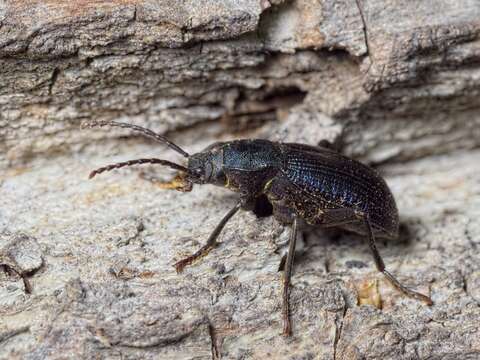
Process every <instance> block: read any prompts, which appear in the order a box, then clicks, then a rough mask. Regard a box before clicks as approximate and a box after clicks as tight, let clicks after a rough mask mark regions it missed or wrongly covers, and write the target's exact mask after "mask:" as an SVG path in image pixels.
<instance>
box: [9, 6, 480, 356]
mask: <svg viewBox="0 0 480 360" xmlns="http://www.w3.org/2000/svg"><path fill="white" fill-rule="evenodd" d="M479 65H480V4H479V3H478V1H476V0H457V1H452V0H435V1H434V0H421V1H416V2H411V1H403V0H389V1H384V0H382V1H380V0H378V1H377V0H368V1H367V0H323V1H303V0H295V1H266V0H258V1H253V0H242V1H227V0H225V1H213V0H212V1H210V0H204V1H183V2H180V3H179V2H178V1H169V0H162V1H87V0H83V1H76V2H69V1H58V0H52V1H29V2H24V1H9V2H3V3H0V110H1V111H0V169H2V172H1V173H0V199H1V202H0V234H1V235H0V265H1V266H0V358H2V359H3V358H5V359H11V358H31V359H43V358H53V359H55V358H65V357H70V358H95V357H97V358H131V359H137V358H152V359H158V358H166V359H169V358H185V359H194V358H195V359H203V358H205V359H210V358H218V357H222V358H225V359H250V358H253V359H258V358H266V357H276V358H292V359H293V358H295V359H303V358H304V359H310V358H318V359H332V358H333V359H364V358H367V359H416V358H420V359H427V358H428V359H457V358H462V359H478V358H480V340H479V339H480V336H479V329H478V324H479V323H480V253H479V250H478V249H479V246H480V223H479V221H478V218H479V215H480V160H479V159H480V152H479V150H478V149H476V148H478V147H479V145H480V115H479V114H480V112H479V108H480V102H479V99H480V96H479V95H480V66H479ZM85 119H115V120H121V121H128V122H133V123H136V124H139V125H148V126H149V127H151V128H153V129H155V130H157V131H160V132H170V136H171V137H172V138H174V139H175V140H176V141H178V142H179V144H180V145H182V146H184V147H185V148H187V149H188V150H189V151H191V152H193V151H198V150H200V149H202V148H203V147H204V146H206V145H207V144H209V143H210V142H212V141H215V140H219V139H229V138H233V137H246V136H261V137H268V138H272V139H276V140H285V141H301V142H305V143H310V144H315V143H318V142H319V141H320V140H321V139H324V138H328V139H330V140H337V141H338V142H339V143H342V144H343V145H344V150H345V151H346V152H347V153H348V154H351V155H353V156H355V157H357V158H360V159H363V160H365V161H368V162H370V163H372V164H376V165H380V164H382V165H384V166H383V167H382V168H381V171H382V172H383V173H384V174H385V175H386V178H387V181H388V183H389V185H390V186H391V187H392V190H393V192H394V195H395V196H396V198H397V201H398V206H399V210H400V214H401V221H402V223H403V224H404V225H405V228H406V230H405V231H404V232H403V234H402V236H401V238H400V239H399V241H397V242H390V243H388V244H381V246H380V250H381V252H382V254H383V255H384V258H385V261H386V263H387V267H388V268H389V269H390V270H391V271H392V272H394V273H395V274H397V275H398V277H399V278H400V279H401V280H402V281H404V282H405V283H407V284H409V285H410V286H412V287H414V288H416V289H418V290H420V291H423V292H426V293H429V294H430V295H431V296H432V298H433V300H434V302H435V305H434V306H433V307H431V308H429V307H426V306H424V305H423V304H420V303H417V302H415V301H412V300H409V299H405V298H404V297H402V296H401V295H399V294H398V292H396V291H395V290H394V289H392V288H391V287H390V286H389V285H388V284H387V283H386V282H385V281H384V280H383V279H382V277H381V276H380V275H378V274H377V273H376V271H375V269H374V267H373V261H372V259H371V256H370V254H369V252H368V248H367V246H366V245H365V244H364V243H363V242H362V241H361V239H359V238H357V237H355V236H353V235H350V234H334V233H333V234H331V233H324V232H322V231H320V230H318V231H314V232H309V233H306V234H305V238H304V240H303V241H301V242H300V243H301V244H300V245H302V246H300V249H299V251H298V257H297V260H296V264H297V265H296V267H295V274H294V277H293V290H292V304H293V323H294V329H293V330H294V337H293V338H291V339H284V338H283V337H281V336H280V332H281V314H280V307H281V298H280V293H281V273H279V272H278V271H277V268H278V263H279V261H280V258H281V256H282V253H283V252H284V250H285V243H286V241H287V239H288V229H285V228H283V227H282V226H281V225H279V224H278V223H276V222H275V221H274V220H273V219H272V218H265V219H257V218H255V216H254V215H252V214H249V213H240V214H239V215H237V216H236V217H234V218H233V219H232V221H231V223H230V224H229V225H228V226H227V228H226V231H225V232H224V233H223V234H222V236H221V241H222V246H220V247H219V248H218V249H216V250H215V251H214V252H213V253H212V254H211V255H210V256H208V257H206V258H205V259H203V260H202V261H200V262H199V263H198V264H196V265H195V266H193V267H190V268H187V269H186V270H185V273H183V274H181V275H177V274H176V273H175V271H174V268H173V264H174V263H175V261H176V260H178V259H180V258H182V257H183V256H185V255H187V254H189V253H190V252H192V251H194V250H196V249H197V248H198V247H199V246H200V244H202V243H203V242H204V241H205V239H206V238H207V237H208V235H209V233H210V231H211V230H212V228H213V227H214V226H215V224H216V223H217V222H218V221H219V219H220V217H221V216H222V214H223V213H225V212H226V211H227V207H228V206H229V205H231V204H233V202H234V196H233V195H232V194H230V193H228V192H227V191H225V190H223V189H218V188H213V187H208V186H205V187H198V188H195V189H194V191H193V192H192V193H189V194H181V193H176V192H169V191H166V190H161V189H159V188H157V187H155V186H154V185H152V184H151V183H149V182H146V181H144V180H142V179H140V178H139V177H138V176H137V175H138V169H128V170H123V171H118V172H117V173H115V174H113V173H111V174H108V175H107V174H105V175H102V176H99V177H98V178H95V179H94V180H92V181H88V180H87V176H88V173H89V171H90V170H92V169H93V168H95V167H96V166H100V165H105V164H107V163H110V162H114V161H117V160H123V159H130V158H135V157H143V156H150V155H151V156H159V154H161V156H162V157H166V158H174V155H173V154H171V153H170V152H168V151H166V150H165V149H164V148H163V147H161V146H158V145H153V144H152V143H150V142H145V141H142V140H140V139H135V138H134V139H127V138H126V135H127V134H128V132H126V131H117V130H115V131H104V130H102V129H93V130H80V129H79V125H80V122H81V121H82V120H85ZM159 174H160V175H161V176H165V177H167V176H168V172H162V171H159ZM4 265H7V266H10V267H13V268H14V269H15V271H14V272H13V273H12V272H11V271H3V270H4V268H5V266H4ZM5 270H8V269H6V268H5ZM19 275H22V276H24V277H25V278H26V279H28V281H29V282H30V284H31V286H32V293H31V294H27V293H26V292H25V290H26V289H25V285H26V282H24V281H22V280H23V279H22V277H20V276H19ZM359 304H363V305H361V306H360V305H359ZM368 304H373V305H377V307H375V306H372V305H368ZM379 304H381V305H382V307H381V309H379V308H378V305H379Z"/></svg>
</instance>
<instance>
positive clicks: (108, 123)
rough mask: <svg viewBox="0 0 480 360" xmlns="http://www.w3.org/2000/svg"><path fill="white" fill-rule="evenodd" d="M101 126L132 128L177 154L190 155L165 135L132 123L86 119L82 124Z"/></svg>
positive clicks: (85, 125) (85, 126)
mask: <svg viewBox="0 0 480 360" xmlns="http://www.w3.org/2000/svg"><path fill="white" fill-rule="evenodd" d="M96 126H98V127H103V126H116V127H121V128H124V129H132V130H134V131H137V132H139V133H140V134H142V135H144V136H146V137H148V138H150V139H153V140H155V141H158V142H161V143H163V144H166V145H167V146H168V147H169V148H170V149H172V150H175V151H176V152H178V153H179V154H182V156H184V157H189V156H190V155H189V154H188V153H187V152H186V151H185V150H183V149H182V148H181V147H180V146H178V145H177V144H174V143H173V142H172V141H170V140H168V139H167V138H166V137H165V136H163V135H160V134H157V133H156V132H153V131H152V130H150V129H147V128H144V127H142V126H138V125H133V124H127V123H122V122H118V121H87V122H85V123H83V124H82V128H87V127H89V128H92V127H96Z"/></svg>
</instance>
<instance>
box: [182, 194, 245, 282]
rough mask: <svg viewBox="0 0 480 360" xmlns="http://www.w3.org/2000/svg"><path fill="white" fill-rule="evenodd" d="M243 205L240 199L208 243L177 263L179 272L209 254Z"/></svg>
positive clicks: (214, 231)
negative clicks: (229, 221)
mask: <svg viewBox="0 0 480 360" xmlns="http://www.w3.org/2000/svg"><path fill="white" fill-rule="evenodd" d="M241 207H242V203H241V202H240V201H239V202H238V203H237V204H236V205H235V207H233V208H232V209H231V210H230V211H229V212H228V213H227V214H225V216H224V217H223V219H222V220H221V221H220V223H219V224H218V225H217V226H216V227H215V229H214V230H213V232H212V233H211V234H210V236H209V238H208V240H207V243H206V244H205V245H204V246H202V247H201V248H200V250H198V251H197V252H195V253H193V254H192V255H190V256H188V257H186V258H185V259H182V260H180V261H178V262H177V263H176V264H175V268H176V269H177V272H178V273H180V272H182V271H183V269H184V268H185V266H187V265H190V264H191V263H192V262H194V261H195V260H196V259H198V258H200V257H202V256H205V255H207V254H208V253H209V252H210V250H212V249H213V248H214V247H216V246H217V238H218V236H219V235H220V233H221V231H222V230H223V228H224V227H225V225H226V224H227V222H228V220H230V219H231V217H232V216H233V215H235V214H236V213H237V212H238V210H240V208H241Z"/></svg>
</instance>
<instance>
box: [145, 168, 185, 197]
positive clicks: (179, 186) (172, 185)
mask: <svg viewBox="0 0 480 360" xmlns="http://www.w3.org/2000/svg"><path fill="white" fill-rule="evenodd" d="M139 176H140V178H141V179H143V180H146V181H149V182H151V183H152V184H154V185H157V186H158V187H159V188H161V189H169V190H177V191H182V192H189V191H192V187H193V186H192V183H191V182H188V181H186V179H185V176H183V174H177V175H175V177H174V178H173V179H171V180H170V181H164V180H162V179H160V178H158V177H156V176H154V175H152V174H147V173H146V172H144V171H142V172H140V174H139Z"/></svg>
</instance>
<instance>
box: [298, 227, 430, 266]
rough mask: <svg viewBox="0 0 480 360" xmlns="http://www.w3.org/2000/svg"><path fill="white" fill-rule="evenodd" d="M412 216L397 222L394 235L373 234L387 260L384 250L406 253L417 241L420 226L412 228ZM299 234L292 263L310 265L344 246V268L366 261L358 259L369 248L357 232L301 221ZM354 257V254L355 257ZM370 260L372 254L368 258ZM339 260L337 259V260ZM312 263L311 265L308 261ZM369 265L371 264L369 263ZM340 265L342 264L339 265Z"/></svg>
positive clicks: (339, 251) (364, 239)
mask: <svg viewBox="0 0 480 360" xmlns="http://www.w3.org/2000/svg"><path fill="white" fill-rule="evenodd" d="M413 225H414V224H413V223H412V219H409V220H408V223H406V222H401V224H400V227H399V236H398V237H397V238H396V239H382V238H377V239H376V243H377V246H378V247H379V251H380V254H381V256H382V257H383V258H384V260H385V262H386V263H387V268H388V260H387V258H386V255H387V254H386V251H385V250H387V249H388V250H389V253H390V254H392V253H395V254H397V255H400V254H401V255H405V256H408V255H409V254H411V253H412V252H413V249H412V245H413V244H414V243H415V242H418V241H421V233H422V230H421V229H415V228H414V226H413ZM300 230H301V232H302V234H303V242H304V246H303V249H301V250H299V251H296V253H295V263H296V264H303V266H308V267H310V263H312V264H313V263H314V262H315V260H318V259H317V257H319V256H320V257H322V256H324V255H325V252H329V253H335V254H341V253H342V252H344V251H345V249H346V248H349V249H351V250H348V252H349V253H350V255H349V256H348V257H349V258H350V260H347V261H345V263H344V266H346V267H347V268H363V267H368V266H370V265H368V264H367V263H365V262H364V261H361V260H360V259H362V258H363V259H365V257H364V256H362V255H361V254H365V253H368V254H370V255H371V251H370V249H369V247H368V244H367V242H368V239H367V238H366V237H365V236H362V235H358V234H355V233H352V232H349V231H346V230H343V229H339V228H322V227H318V226H311V225H304V226H302V227H301V228H300ZM355 258H358V260H356V259H355ZM371 260H372V261H373V257H372V259H371ZM339 264H340V263H339ZM324 265H325V269H326V271H327V272H329V269H328V259H325V264H324ZM311 266H315V265H311ZM372 266H373V265H372ZM341 267H343V265H341Z"/></svg>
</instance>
